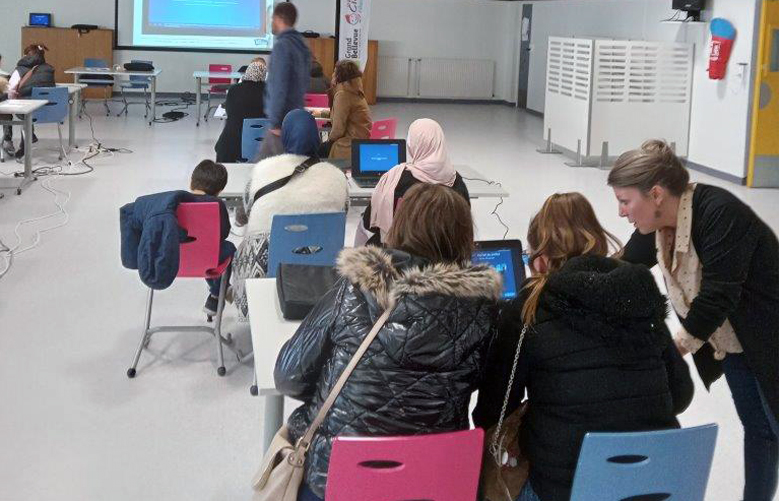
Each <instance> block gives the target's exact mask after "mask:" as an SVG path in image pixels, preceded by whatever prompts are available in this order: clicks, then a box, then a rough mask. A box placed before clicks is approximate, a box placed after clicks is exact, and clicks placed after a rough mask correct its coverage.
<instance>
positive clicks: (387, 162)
mask: <svg viewBox="0 0 780 501" xmlns="http://www.w3.org/2000/svg"><path fill="white" fill-rule="evenodd" d="M352 143H353V144H352V147H353V154H352V175H353V176H360V175H368V176H372V175H373V176H377V177H378V176H381V175H382V174H384V173H385V172H387V171H389V170H390V169H392V168H393V167H395V166H396V165H398V164H400V163H403V162H405V161H406V141H404V140H402V139H400V140H381V139H377V140H370V139H369V140H353V141H352Z"/></svg>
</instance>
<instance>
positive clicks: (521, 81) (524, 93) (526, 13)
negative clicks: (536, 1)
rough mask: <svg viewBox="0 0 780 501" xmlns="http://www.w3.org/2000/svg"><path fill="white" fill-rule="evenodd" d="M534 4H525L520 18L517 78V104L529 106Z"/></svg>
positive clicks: (524, 106)
mask: <svg viewBox="0 0 780 501" xmlns="http://www.w3.org/2000/svg"><path fill="white" fill-rule="evenodd" d="M532 9H533V5H531V4H524V5H523V14H522V17H521V18H520V70H519V71H520V73H519V75H518V79H517V106H518V107H519V108H527V107H528V67H529V65H530V62H531V13H532Z"/></svg>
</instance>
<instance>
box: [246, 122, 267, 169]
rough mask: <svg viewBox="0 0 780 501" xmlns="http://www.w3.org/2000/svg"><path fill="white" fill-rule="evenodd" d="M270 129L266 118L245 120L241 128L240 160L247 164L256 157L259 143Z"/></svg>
mask: <svg viewBox="0 0 780 501" xmlns="http://www.w3.org/2000/svg"><path fill="white" fill-rule="evenodd" d="M270 127H271V121H270V120H268V119H267V118H245V119H244V125H243V126H242V127H241V159H242V160H243V161H244V162H249V161H251V160H252V159H253V158H255V156H256V155H257V151H258V150H259V147H260V142H261V141H262V140H263V138H264V137H265V133H266V131H268V129H269V128H270Z"/></svg>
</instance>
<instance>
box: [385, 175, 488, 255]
mask: <svg viewBox="0 0 780 501" xmlns="http://www.w3.org/2000/svg"><path fill="white" fill-rule="evenodd" d="M400 204H401V206H400V207H399V208H398V210H397V212H396V213H395V216H394V217H393V224H392V226H391V227H390V231H389V233H388V235H387V239H386V240H387V242H386V243H387V245H388V246H389V247H392V248H394V249H399V250H402V251H405V252H409V253H410V254H414V255H415V256H420V257H424V258H426V259H429V260H430V261H432V262H433V263H442V262H444V263H456V264H459V265H463V264H465V263H466V262H468V261H470V260H471V254H472V252H474V221H473V220H472V218H471V208H470V207H469V204H468V203H467V202H466V200H465V199H464V198H463V196H462V195H460V194H459V193H458V192H456V191H455V190H453V189H452V188H449V187H447V186H441V185H436V184H427V183H419V184H416V185H415V186H412V187H411V188H410V189H409V191H407V192H406V194H405V195H404V198H403V199H402V201H401V202H400Z"/></svg>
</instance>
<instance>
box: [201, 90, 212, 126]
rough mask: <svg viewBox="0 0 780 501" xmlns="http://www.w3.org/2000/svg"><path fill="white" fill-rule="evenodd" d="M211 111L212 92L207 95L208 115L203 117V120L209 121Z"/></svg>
mask: <svg viewBox="0 0 780 501" xmlns="http://www.w3.org/2000/svg"><path fill="white" fill-rule="evenodd" d="M210 111H211V90H209V92H208V94H206V114H205V115H203V120H204V121H206V122H208V121H209V112H210Z"/></svg>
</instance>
